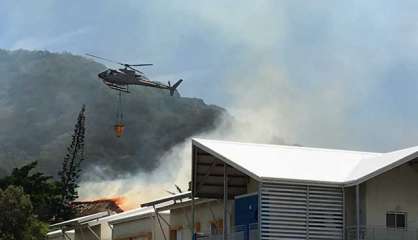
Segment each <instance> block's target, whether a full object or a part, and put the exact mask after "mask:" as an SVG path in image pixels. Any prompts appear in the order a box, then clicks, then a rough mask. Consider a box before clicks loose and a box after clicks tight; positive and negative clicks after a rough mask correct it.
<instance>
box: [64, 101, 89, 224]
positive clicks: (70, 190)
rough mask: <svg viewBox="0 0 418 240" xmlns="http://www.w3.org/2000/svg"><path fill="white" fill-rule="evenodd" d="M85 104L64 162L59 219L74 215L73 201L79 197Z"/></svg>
mask: <svg viewBox="0 0 418 240" xmlns="http://www.w3.org/2000/svg"><path fill="white" fill-rule="evenodd" d="M84 112H85V106H84V105H83V107H82V108H81V111H80V113H79V114H78V118H77V123H76V125H75V129H74V133H73V135H72V142H71V145H70V146H69V147H68V148H67V154H66V155H65V158H64V161H63V163H62V170H61V171H60V172H59V176H60V177H61V204H60V205H61V209H60V211H59V213H58V218H59V219H68V218H71V217H73V216H74V214H75V212H74V209H73V207H72V206H71V203H72V202H73V201H74V200H76V199H77V198H78V192H77V188H78V180H79V178H80V173H81V168H80V166H81V162H82V161H83V160H84V133H85V127H84V123H85V115H84Z"/></svg>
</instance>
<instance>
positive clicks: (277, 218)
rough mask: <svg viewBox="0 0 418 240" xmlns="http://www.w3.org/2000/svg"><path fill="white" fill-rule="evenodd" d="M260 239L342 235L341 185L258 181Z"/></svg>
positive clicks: (339, 236)
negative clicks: (318, 185)
mask: <svg viewBox="0 0 418 240" xmlns="http://www.w3.org/2000/svg"><path fill="white" fill-rule="evenodd" d="M260 211H261V213H260V218H261V219H260V226H261V229H260V230H261V239H313V240H316V239H335V240H341V239H342V236H343V235H342V232H343V196H342V189H341V188H332V187H317V186H307V185H293V184H282V183H262V184H261V204H260Z"/></svg>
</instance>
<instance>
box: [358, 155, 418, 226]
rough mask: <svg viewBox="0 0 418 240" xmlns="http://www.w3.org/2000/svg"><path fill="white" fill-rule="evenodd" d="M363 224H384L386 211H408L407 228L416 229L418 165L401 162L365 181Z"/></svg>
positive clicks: (417, 218) (417, 214)
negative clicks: (397, 165) (400, 164)
mask: <svg viewBox="0 0 418 240" xmlns="http://www.w3.org/2000/svg"><path fill="white" fill-rule="evenodd" d="M365 192H366V199H365V205H366V206H365V211H366V215H367V217H366V223H367V225H369V226H386V213H387V212H388V211H400V212H406V213H407V224H408V225H407V226H408V228H418V166H417V165H416V164H415V165H413V166H411V165H409V164H408V163H407V164H404V165H402V166H400V167H397V168H395V169H392V170H390V171H388V172H386V173H384V174H382V175H379V176H377V177H374V178H372V179H370V180H368V181H367V182H366V184H365Z"/></svg>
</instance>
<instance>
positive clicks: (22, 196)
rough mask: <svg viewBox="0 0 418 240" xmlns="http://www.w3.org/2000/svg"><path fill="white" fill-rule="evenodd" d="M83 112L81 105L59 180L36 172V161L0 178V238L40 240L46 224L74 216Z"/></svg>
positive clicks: (83, 130)
mask: <svg viewBox="0 0 418 240" xmlns="http://www.w3.org/2000/svg"><path fill="white" fill-rule="evenodd" d="M84 112H85V107H84V106H83V107H82V109H81V112H80V114H79V115H78V118H77V123H76V125H75V129H74V134H73V136H72V142H71V145H70V146H69V147H68V148H67V154H66V155H65V158H64V161H63V163H62V169H61V171H59V176H60V177H61V178H60V180H59V181H56V180H54V179H53V177H51V176H46V175H44V174H43V173H41V172H37V171H36V167H37V164H38V162H36V161H35V162H32V163H29V164H27V165H24V166H22V167H20V168H15V169H13V171H12V173H11V175H9V176H6V177H4V178H0V213H1V217H0V240H38V239H39V240H41V239H42V240H43V239H44V238H45V234H46V232H47V230H48V224H47V223H51V222H56V221H61V220H64V219H69V218H72V217H73V216H74V214H75V210H74V208H73V207H72V202H73V201H74V200H76V199H77V198H78V193H77V188H78V181H79V177H80V172H81V168H80V166H81V162H82V161H83V160H84V132H85V128H84V122H85V116H84Z"/></svg>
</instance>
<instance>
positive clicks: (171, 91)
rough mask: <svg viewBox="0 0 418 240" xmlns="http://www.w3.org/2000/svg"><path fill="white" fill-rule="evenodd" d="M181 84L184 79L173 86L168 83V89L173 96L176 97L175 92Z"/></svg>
mask: <svg viewBox="0 0 418 240" xmlns="http://www.w3.org/2000/svg"><path fill="white" fill-rule="evenodd" d="M181 82H183V79H180V80H178V81H177V82H176V83H174V85H173V86H171V84H170V82H168V88H169V90H170V95H171V96H173V95H174V92H175V91H176V89H177V87H178V86H179V85H180V83H181Z"/></svg>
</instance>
